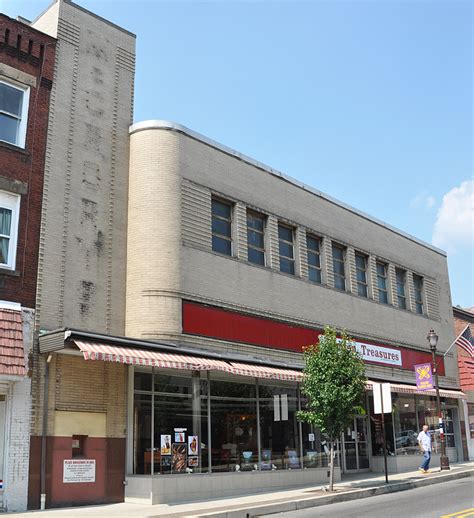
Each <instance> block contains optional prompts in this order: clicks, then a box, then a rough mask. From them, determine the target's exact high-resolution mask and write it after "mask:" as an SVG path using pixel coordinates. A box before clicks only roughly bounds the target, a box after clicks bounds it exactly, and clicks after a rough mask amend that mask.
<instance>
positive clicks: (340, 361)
mask: <svg viewBox="0 0 474 518" xmlns="http://www.w3.org/2000/svg"><path fill="white" fill-rule="evenodd" d="M304 360H305V368H304V371H303V382H302V385H301V391H302V393H303V394H304V396H306V398H307V400H306V404H305V408H304V410H301V411H300V412H298V419H300V420H301V421H305V422H308V423H311V424H313V425H315V426H317V427H318V428H320V429H321V431H322V432H323V433H325V434H326V435H327V436H328V437H329V439H330V440H331V441H334V440H337V439H338V438H339V436H340V434H341V433H342V432H343V431H344V429H345V428H346V427H347V426H348V425H349V424H350V422H351V420H352V418H353V416H354V414H355V413H359V412H360V410H361V409H362V408H361V402H362V400H363V396H364V393H365V384H366V381H367V378H366V377H365V367H364V363H363V361H362V359H361V357H360V356H359V354H358V353H357V352H356V350H355V348H354V347H351V340H350V339H349V338H348V337H347V335H346V334H345V332H343V333H342V334H341V338H338V337H337V334H336V330H335V329H334V328H332V327H329V326H327V327H326V328H325V329H324V334H323V335H320V337H319V343H318V344H317V345H310V346H308V347H306V348H305V349H304Z"/></svg>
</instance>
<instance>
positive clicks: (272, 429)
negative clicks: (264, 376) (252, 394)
mask: <svg viewBox="0 0 474 518" xmlns="http://www.w3.org/2000/svg"><path fill="white" fill-rule="evenodd" d="M258 391H259V404H260V433H261V437H262V440H261V444H262V459H261V465H260V469H262V470H271V469H273V470H275V469H298V468H300V467H301V460H300V445H299V426H298V421H297V419H296V412H297V410H298V397H297V392H296V387H295V386H294V385H293V386H291V385H289V384H288V385H287V386H275V385H272V384H270V383H269V382H267V381H265V380H261V381H259V386H258Z"/></svg>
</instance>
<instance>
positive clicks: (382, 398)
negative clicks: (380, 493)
mask: <svg viewBox="0 0 474 518" xmlns="http://www.w3.org/2000/svg"><path fill="white" fill-rule="evenodd" d="M373 391H374V414H380V415H381V418H382V444H383V460H384V467H385V483H386V484H388V467H387V439H386V437H385V412H387V414H391V413H392V396H391V393H390V383H373ZM384 407H385V408H384Z"/></svg>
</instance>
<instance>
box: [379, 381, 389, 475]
mask: <svg viewBox="0 0 474 518" xmlns="http://www.w3.org/2000/svg"><path fill="white" fill-rule="evenodd" d="M379 387H380V402H381V404H382V414H381V416H382V436H383V461H384V466H385V483H386V484H388V469H387V441H386V438H385V413H384V408H383V399H384V398H383V394H382V383H380V384H379Z"/></svg>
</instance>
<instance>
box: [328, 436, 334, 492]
mask: <svg viewBox="0 0 474 518" xmlns="http://www.w3.org/2000/svg"><path fill="white" fill-rule="evenodd" d="M329 455H330V457H329V459H330V460H329V491H334V441H331V449H330V453H329Z"/></svg>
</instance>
